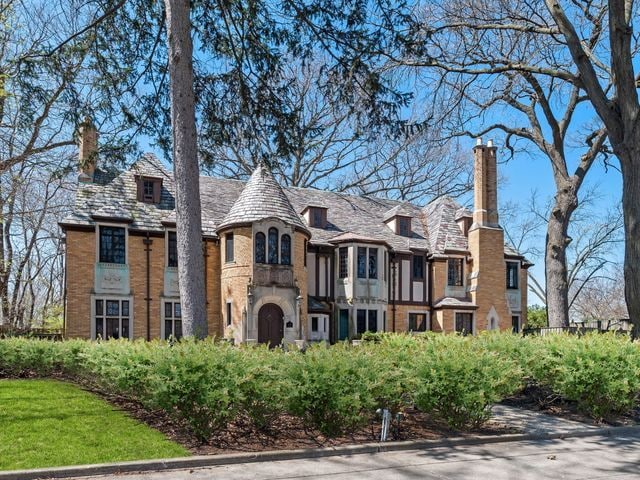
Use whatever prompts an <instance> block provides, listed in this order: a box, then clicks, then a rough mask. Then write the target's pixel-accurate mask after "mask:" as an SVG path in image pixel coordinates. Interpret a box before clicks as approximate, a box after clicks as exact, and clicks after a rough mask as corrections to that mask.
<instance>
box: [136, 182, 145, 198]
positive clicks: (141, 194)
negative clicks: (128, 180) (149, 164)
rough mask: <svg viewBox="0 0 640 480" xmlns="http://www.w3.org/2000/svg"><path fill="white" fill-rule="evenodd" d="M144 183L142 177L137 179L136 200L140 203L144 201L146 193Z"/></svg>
mask: <svg viewBox="0 0 640 480" xmlns="http://www.w3.org/2000/svg"><path fill="white" fill-rule="evenodd" d="M143 186H144V182H143V179H142V177H136V189H137V190H136V191H137V193H136V198H137V199H138V201H139V202H143V201H144V191H143Z"/></svg>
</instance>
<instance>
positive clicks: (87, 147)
mask: <svg viewBox="0 0 640 480" xmlns="http://www.w3.org/2000/svg"><path fill="white" fill-rule="evenodd" d="M96 146H97V134H96V132H95V129H94V127H93V126H92V125H91V124H89V123H87V124H85V126H84V127H83V131H81V148H80V156H81V162H80V165H81V173H80V175H79V183H78V190H77V195H76V203H75V208H74V211H73V213H72V214H71V215H70V216H69V217H67V218H65V219H64V220H63V221H62V222H60V226H61V227H62V229H63V230H64V233H65V239H66V262H65V264H66V303H65V329H66V335H67V336H68V337H81V338H96V337H98V336H99V337H102V338H105V337H126V338H147V339H151V338H168V337H169V336H171V335H174V336H178V337H179V336H180V335H181V331H182V324H181V315H180V299H179V291H178V282H177V279H178V277H177V255H176V233H175V211H174V197H175V190H174V184H173V177H172V174H171V173H169V172H168V171H167V170H166V169H165V168H164V167H163V166H162V164H161V163H160V162H159V161H158V160H157V159H156V158H154V157H153V156H151V155H144V156H143V157H142V158H140V159H139V160H138V161H137V162H136V163H135V164H133V165H132V166H131V167H130V168H129V169H128V170H126V171H123V172H111V173H108V172H106V171H103V170H102V169H100V168H99V165H96V163H97V162H96V160H97V155H96V153H95V152H96V151H97V149H96ZM473 155H474V158H475V160H474V161H475V182H474V206H475V210H474V212H473V213H472V212H469V211H468V210H466V209H464V208H462V207H461V206H460V205H459V204H457V203H456V202H455V201H454V200H452V199H451V198H447V197H442V198H439V199H437V200H434V201H432V202H431V203H429V204H428V205H426V206H423V207H422V206H418V205H413V204H410V203H402V202H398V201H394V200H386V199H380V198H374V197H364V196H354V195H346V194H340V193H333V192H327V191H321V190H314V189H302V188H282V187H281V186H280V185H279V184H278V183H277V182H276V180H275V179H274V177H273V176H272V174H271V173H270V172H269V170H268V169H267V168H265V167H263V166H260V167H258V168H257V169H256V170H255V172H254V173H253V175H252V176H251V178H250V179H249V180H248V182H246V183H245V182H241V181H236V180H225V179H219V178H212V177H200V189H201V196H202V224H203V232H202V235H203V239H204V251H203V255H204V258H205V265H206V296H207V313H208V324H209V333H210V335H217V336H224V337H227V338H234V339H235V341H236V342H248V343H254V342H270V343H271V344H279V343H281V342H282V341H284V342H287V343H291V342H293V341H295V340H308V341H314V340H328V341H331V342H335V341H340V340H343V339H346V338H354V337H357V336H358V335H360V334H362V333H363V332H365V331H367V330H369V331H398V332H406V331H424V330H434V331H446V332H453V331H463V332H466V333H472V334H474V333H476V332H479V331H481V330H486V329H500V330H512V329H515V330H519V329H520V328H521V327H522V325H523V324H524V323H525V322H526V305H527V268H528V267H529V266H530V264H529V263H528V262H527V261H526V259H525V258H523V256H522V255H520V254H518V252H516V251H515V250H513V249H511V248H509V247H505V246H504V235H503V230H502V228H501V227H500V225H499V221H498V212H497V191H496V147H494V146H492V145H491V142H489V144H488V145H483V144H482V143H481V142H480V141H479V142H478V145H476V147H475V148H474V149H473Z"/></svg>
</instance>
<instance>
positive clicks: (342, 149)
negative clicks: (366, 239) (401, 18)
mask: <svg viewBox="0 0 640 480" xmlns="http://www.w3.org/2000/svg"><path fill="white" fill-rule="evenodd" d="M285 71H286V73H285V74H284V75H283V77H282V78H277V79H274V81H275V83H276V85H277V86H279V85H280V84H283V83H284V84H286V85H287V95H286V97H285V98H283V105H282V108H283V110H284V111H287V112H289V123H287V124H285V125H282V126H281V131H280V132H279V135H278V136H275V137H274V136H273V135H272V134H271V132H272V130H271V129H270V128H269V126H268V125H266V124H265V123H266V122H269V121H271V119H270V118H269V119H263V118H260V117H259V116H247V118H246V119H245V121H244V122H242V123H241V124H235V125H233V126H232V127H231V128H232V131H230V132H228V135H230V140H231V141H229V142H225V143H224V144H222V145H220V144H218V143H216V140H215V138H216V136H215V135H213V133H212V131H211V130H210V128H211V125H205V126H202V127H201V132H200V133H201V137H200V138H201V139H202V141H201V142H200V158H201V160H202V163H203V167H204V169H205V170H206V171H208V172H209V173H211V174H214V175H218V176H222V177H226V178H237V179H246V178H247V177H248V176H249V175H251V173H252V172H253V170H254V169H255V167H256V166H257V164H258V163H259V162H261V161H267V162H269V163H270V164H271V166H272V170H273V172H274V174H275V175H276V177H277V178H278V180H279V181H280V182H281V183H282V184H283V185H288V186H293V187H303V188H323V189H329V190H334V191H340V192H353V193H357V194H367V195H378V196H383V197H387V198H394V199H401V200H407V201H417V200H419V201H427V200H429V199H431V198H434V197H438V196H441V195H452V196H459V195H461V194H463V193H466V192H468V191H469V190H471V188H472V172H471V167H472V165H471V162H470V159H469V157H468V154H467V153H466V152H461V151H460V149H459V148H458V145H457V143H456V141H455V140H451V139H443V138H442V133H441V131H440V130H438V129H435V128H431V127H430V128H423V129H422V128H421V129H417V130H415V131H411V130H410V129H409V128H407V129H404V130H396V131H393V130H392V129H386V130H383V129H381V130H379V131H377V132H376V131H369V132H367V131H361V130H359V129H358V127H357V125H356V122H355V121H354V118H353V115H352V111H351V110H350V108H349V107H348V106H347V105H341V104H340V103H336V102H334V101H333V100H332V98H331V96H330V92H327V90H326V89H324V88H322V85H323V84H324V83H325V82H326V79H325V78H323V76H324V75H326V73H325V72H324V70H323V68H322V66H321V65H320V64H318V63H312V64H307V65H295V64H294V62H293V60H292V64H291V65H289V66H287V67H285ZM273 88H274V89H275V88H276V87H273ZM221 108H224V107H221ZM247 124H248V126H247ZM281 137H286V142H287V143H288V144H289V145H291V148H280V145H279V141H278V139H279V138H281Z"/></svg>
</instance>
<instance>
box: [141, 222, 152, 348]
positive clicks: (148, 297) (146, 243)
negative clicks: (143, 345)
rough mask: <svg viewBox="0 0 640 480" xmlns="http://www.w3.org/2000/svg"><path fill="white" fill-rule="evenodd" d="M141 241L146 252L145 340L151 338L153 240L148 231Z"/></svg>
mask: <svg viewBox="0 0 640 480" xmlns="http://www.w3.org/2000/svg"><path fill="white" fill-rule="evenodd" d="M142 243H143V244H144V246H145V249H144V251H145V252H146V253H147V295H146V298H145V299H144V300H145V302H146V303H147V342H148V341H150V340H151V244H152V243H153V240H151V238H150V236H149V232H147V237H146V238H145V239H144V240H142Z"/></svg>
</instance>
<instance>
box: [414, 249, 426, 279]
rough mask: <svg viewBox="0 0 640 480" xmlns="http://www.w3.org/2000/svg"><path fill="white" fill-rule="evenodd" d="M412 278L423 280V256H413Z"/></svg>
mask: <svg viewBox="0 0 640 480" xmlns="http://www.w3.org/2000/svg"><path fill="white" fill-rule="evenodd" d="M413 279H414V280H424V257H421V256H419V255H414V256H413Z"/></svg>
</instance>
